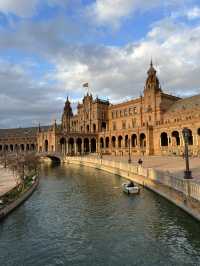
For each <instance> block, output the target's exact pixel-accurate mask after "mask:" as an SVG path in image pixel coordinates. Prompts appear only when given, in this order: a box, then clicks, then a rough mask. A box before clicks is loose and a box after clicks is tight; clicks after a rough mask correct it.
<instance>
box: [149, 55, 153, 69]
mask: <svg viewBox="0 0 200 266" xmlns="http://www.w3.org/2000/svg"><path fill="white" fill-rule="evenodd" d="M150 67H153V61H152V57H151V62H150Z"/></svg>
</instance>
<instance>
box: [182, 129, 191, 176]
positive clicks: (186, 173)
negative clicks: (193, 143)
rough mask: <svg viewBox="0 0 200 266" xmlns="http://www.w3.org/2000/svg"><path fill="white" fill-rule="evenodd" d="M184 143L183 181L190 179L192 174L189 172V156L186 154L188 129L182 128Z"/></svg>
mask: <svg viewBox="0 0 200 266" xmlns="http://www.w3.org/2000/svg"><path fill="white" fill-rule="evenodd" d="M182 134H183V138H184V142H185V151H184V155H185V171H184V178H185V179H191V178H192V172H191V171H190V167H189V154H188V141H189V136H190V131H189V129H188V128H186V127H185V128H184V129H183V131H182Z"/></svg>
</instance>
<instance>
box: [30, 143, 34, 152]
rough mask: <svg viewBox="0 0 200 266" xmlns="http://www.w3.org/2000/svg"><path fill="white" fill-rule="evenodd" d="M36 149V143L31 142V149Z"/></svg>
mask: <svg viewBox="0 0 200 266" xmlns="http://www.w3.org/2000/svg"><path fill="white" fill-rule="evenodd" d="M34 150H35V144H34V143H32V144H31V151H34Z"/></svg>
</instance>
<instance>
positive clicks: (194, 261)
mask: <svg viewBox="0 0 200 266" xmlns="http://www.w3.org/2000/svg"><path fill="white" fill-rule="evenodd" d="M41 176H42V178H41V182H40V186H39V188H38V190H37V191H36V192H35V193H34V194H33V195H32V197H31V198H30V199H29V200H28V201H27V202H26V203H25V204H24V205H22V206H21V207H20V208H19V209H17V210H16V211H15V212H13V213H12V215H11V216H9V217H8V219H6V220H5V221H4V222H3V223H2V224H1V225H0V239H1V241H0V265H34V266H35V265H36V266H37V265H38V266H40V265H41V266H44V265H148V266H149V265H165V266H166V265H200V226H199V223H197V222H196V221H194V220H193V219H192V218H191V217H189V216H188V215H187V214H185V213H184V212H183V211H181V210H179V209H178V208H176V207H175V206H173V205H172V204H171V203H169V202H168V201H166V200H164V199H162V198H160V197H159V196H157V195H155V194H154V193H152V192H150V191H148V190H145V189H144V190H142V193H141V194H140V195H139V196H136V197H127V195H125V194H123V193H122V192H121V189H120V187H121V183H122V182H123V180H122V179H121V178H120V177H119V176H114V175H112V174H109V173H105V172H101V171H99V170H95V169H92V168H86V167H79V166H72V165H65V166H54V167H51V166H45V167H44V168H43V169H42V174H41Z"/></svg>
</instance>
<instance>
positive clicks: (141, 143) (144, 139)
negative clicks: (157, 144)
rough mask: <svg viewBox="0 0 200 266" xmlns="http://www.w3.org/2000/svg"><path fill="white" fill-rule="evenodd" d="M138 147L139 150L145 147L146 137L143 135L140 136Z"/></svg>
mask: <svg viewBox="0 0 200 266" xmlns="http://www.w3.org/2000/svg"><path fill="white" fill-rule="evenodd" d="M140 147H141V148H144V147H146V136H145V134H144V133H141V134H140Z"/></svg>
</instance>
